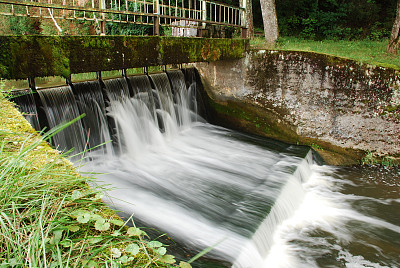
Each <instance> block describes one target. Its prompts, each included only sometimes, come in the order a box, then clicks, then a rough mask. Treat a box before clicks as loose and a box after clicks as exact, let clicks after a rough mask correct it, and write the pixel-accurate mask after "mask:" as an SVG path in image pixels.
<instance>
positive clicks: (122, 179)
mask: <svg viewBox="0 0 400 268" xmlns="http://www.w3.org/2000/svg"><path fill="white" fill-rule="evenodd" d="M201 87H202V85H201V82H200V81H199V77H198V74H197V71H196V70H195V69H185V70H183V71H181V70H172V71H168V72H165V73H156V74H150V75H139V76H132V77H126V78H117V79H109V80H104V81H103V80H98V81H88V82H81V83H72V84H71V85H69V86H63V87H55V88H48V89H38V90H37V92H38V94H33V95H28V96H30V97H29V99H30V100H35V101H30V102H25V100H24V99H26V98H27V97H24V99H22V98H21V97H19V98H16V99H15V101H17V102H18V103H24V104H23V105H20V108H21V109H22V110H23V112H29V113H30V114H31V115H32V111H37V112H38V114H37V116H36V117H32V116H30V117H29V118H27V119H28V120H30V122H32V123H34V122H36V121H41V122H40V126H44V125H46V126H47V127H49V128H53V127H55V126H56V125H58V124H62V123H63V122H67V121H70V120H72V119H74V118H76V117H78V116H79V115H80V114H85V115H86V116H85V117H84V118H83V119H81V120H80V121H78V122H76V123H75V124H73V125H72V126H70V127H68V128H66V129H65V130H63V131H62V132H60V133H59V134H57V135H56V136H55V137H54V140H53V143H54V144H53V145H54V146H55V147H56V148H58V149H59V150H62V151H66V150H70V149H73V150H74V151H73V152H72V155H74V154H78V153H81V155H79V156H74V157H72V160H73V161H74V162H75V163H76V164H77V166H80V170H81V171H82V172H96V173H100V174H101V175H98V180H99V184H102V183H104V184H107V185H108V184H110V185H111V188H112V189H111V190H110V191H109V195H110V198H109V199H107V200H105V201H106V202H108V203H109V204H110V206H112V207H114V208H115V209H117V210H119V211H123V213H124V215H130V214H133V215H134V218H136V219H138V221H140V222H141V223H143V224H144V225H145V226H150V227H154V228H156V229H157V230H160V231H162V232H166V233H167V234H168V235H170V236H171V237H172V238H173V239H174V240H176V241H178V242H179V243H180V244H182V245H184V246H185V247H187V248H189V249H190V250H191V251H193V252H195V251H201V250H202V249H204V248H206V247H209V246H214V247H215V248H214V249H213V250H212V252H211V253H209V254H208V258H212V259H216V260H220V261H223V262H228V263H231V264H232V265H233V266H234V267H263V266H264V265H265V264H263V263H264V261H265V258H266V256H267V255H268V252H269V249H270V248H271V245H272V243H273V238H272V237H273V234H274V231H275V229H276V227H277V226H278V225H279V224H280V223H281V222H282V221H283V220H285V219H286V218H288V217H290V215H291V214H293V212H294V210H295V209H296V208H297V207H298V205H299V204H300V202H301V200H302V196H303V195H302V187H301V183H302V182H304V181H306V180H307V178H308V177H309V176H310V172H311V171H310V165H311V164H312V162H313V160H312V154H311V151H309V149H308V148H307V147H299V146H292V145H288V144H283V143H278V142H274V141H271V140H265V139H261V138H258V137H253V136H249V135H246V134H241V133H238V132H235V131H232V130H228V129H225V128H221V127H218V126H214V125H211V124H209V123H207V122H206V120H205V119H203V117H202V116H201V114H199V111H201V110H202V109H198V108H200V107H198V105H199V103H201V101H198V100H199V99H200V98H201V94H200V93H199V90H200V89H201ZM24 93H25V92H24ZM15 94H16V93H15ZM32 96H35V97H32ZM108 141H112V143H107V142H108ZM90 148H94V149H91V150H89V151H85V150H87V149H90Z"/></svg>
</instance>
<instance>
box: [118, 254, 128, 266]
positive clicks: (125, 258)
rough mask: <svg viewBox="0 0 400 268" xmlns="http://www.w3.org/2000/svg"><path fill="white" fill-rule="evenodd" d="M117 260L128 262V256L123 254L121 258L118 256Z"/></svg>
mask: <svg viewBox="0 0 400 268" xmlns="http://www.w3.org/2000/svg"><path fill="white" fill-rule="evenodd" d="M119 261H120V262H121V263H124V264H125V263H128V261H129V258H128V256H126V255H124V256H122V257H121V258H119Z"/></svg>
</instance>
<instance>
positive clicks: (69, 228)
mask: <svg viewBox="0 0 400 268" xmlns="http://www.w3.org/2000/svg"><path fill="white" fill-rule="evenodd" d="M67 229H68V230H69V231H71V232H74V233H75V232H77V231H79V229H81V228H80V227H79V226H78V225H69V226H67Z"/></svg>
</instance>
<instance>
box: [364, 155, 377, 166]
mask: <svg viewBox="0 0 400 268" xmlns="http://www.w3.org/2000/svg"><path fill="white" fill-rule="evenodd" d="M361 164H362V165H376V164H378V160H377V159H376V156H375V154H373V153H372V152H368V153H367V154H366V155H365V156H364V157H363V158H362V159H361Z"/></svg>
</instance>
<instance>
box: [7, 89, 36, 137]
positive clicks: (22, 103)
mask: <svg viewBox="0 0 400 268" xmlns="http://www.w3.org/2000/svg"><path fill="white" fill-rule="evenodd" d="M12 94H13V97H12V99H13V101H14V102H15V103H16V104H17V105H18V106H19V109H20V111H21V112H22V114H23V115H24V117H25V118H26V120H27V121H28V122H29V123H30V124H31V126H32V127H33V128H34V129H36V130H37V131H40V130H41V129H40V124H39V118H38V111H37V108H36V102H35V97H34V95H33V92H32V90H31V89H26V90H18V91H12Z"/></svg>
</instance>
